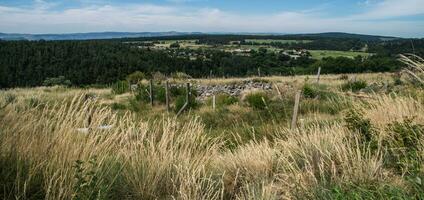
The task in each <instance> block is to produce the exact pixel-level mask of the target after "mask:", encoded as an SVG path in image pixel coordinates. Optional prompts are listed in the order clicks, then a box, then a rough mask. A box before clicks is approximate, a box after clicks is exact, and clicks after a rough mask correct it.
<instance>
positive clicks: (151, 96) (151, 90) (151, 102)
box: [149, 79, 154, 107]
mask: <svg viewBox="0 0 424 200" xmlns="http://www.w3.org/2000/svg"><path fill="white" fill-rule="evenodd" d="M149 89H150V91H149V92H150V104H151V105H152V107H153V100H154V99H153V80H152V79H150V87H149Z"/></svg>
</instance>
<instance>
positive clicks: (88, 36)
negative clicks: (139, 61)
mask: <svg viewBox="0 0 424 200" xmlns="http://www.w3.org/2000/svg"><path fill="white" fill-rule="evenodd" d="M191 34H196V33H192V32H175V31H170V32H93V33H67V34H20V33H0V39H2V40H94V39H114V38H138V37H161V36H178V35H191Z"/></svg>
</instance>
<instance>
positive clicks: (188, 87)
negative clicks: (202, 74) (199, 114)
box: [177, 83, 191, 117]
mask: <svg viewBox="0 0 424 200" xmlns="http://www.w3.org/2000/svg"><path fill="white" fill-rule="evenodd" d="M190 95H191V91H190V83H187V85H186V102H185V104H184V105H183V107H182V108H181V109H180V110H179V111H178V113H177V117H178V116H179V115H180V114H181V113H182V112H183V111H184V110H185V109H186V107H187V106H188V104H189V103H190Z"/></svg>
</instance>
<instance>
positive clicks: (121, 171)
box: [0, 94, 424, 199]
mask: <svg viewBox="0 0 424 200" xmlns="http://www.w3.org/2000/svg"><path fill="white" fill-rule="evenodd" d="M18 98H20V97H18ZM1 101H4V100H1ZM27 104H28V103H27V102H26V101H16V102H15V103H10V104H6V102H1V105H6V107H4V108H3V109H2V110H1V111H0V112H1V113H2V114H1V115H0V150H1V151H0V159H1V161H2V163H8V164H13V168H14V169H16V173H15V174H12V175H11V176H12V178H10V179H8V180H9V182H7V181H3V183H2V184H3V185H2V186H3V187H4V189H3V191H4V192H3V193H2V194H3V196H2V197H0V198H3V199H28V198H31V197H32V198H34V197H33V196H34V195H33V193H34V191H37V192H38V193H40V194H39V196H37V197H41V198H43V199H77V198H81V197H83V198H84V197H86V198H89V197H90V198H91V197H93V198H94V199H122V198H123V199H314V198H318V197H317V196H316V195H317V191H318V190H324V189H325V188H328V187H330V186H332V185H344V184H352V185H373V186H376V187H377V188H378V187H379V186H382V185H391V186H394V187H398V188H401V189H402V190H405V191H408V187H407V186H406V181H405V179H403V177H402V176H401V175H398V174H396V173H394V172H393V171H392V170H391V169H387V168H385V167H384V163H385V157H384V153H385V149H383V148H377V149H376V150H375V149H372V147H370V146H369V145H364V144H362V143H361V142H360V140H359V138H358V136H357V133H356V132H355V131H352V130H349V129H347V128H346V127H345V126H344V123H343V122H341V121H338V122H335V123H331V124H325V125H318V123H316V124H315V125H314V123H311V124H312V125H309V126H302V127H301V128H299V129H297V130H290V129H285V128H281V127H280V128H279V129H278V130H276V133H270V134H274V135H275V139H274V140H272V141H270V140H267V139H261V140H252V141H251V142H249V143H247V144H243V145H241V146H239V147H238V148H236V149H233V150H231V149H228V148H226V147H225V145H224V141H225V138H220V137H218V138H213V137H210V136H208V135H207V134H206V132H205V130H204V125H203V124H202V122H201V121H199V119H197V118H196V117H193V118H192V119H191V120H189V121H188V122H184V123H182V122H179V121H178V120H176V119H175V118H168V117H165V116H164V117H163V118H162V119H161V120H156V121H140V120H139V119H138V118H137V117H135V116H134V115H133V114H131V113H125V114H124V115H122V116H118V115H116V113H115V112H113V111H112V110H110V109H109V108H107V107H102V106H99V104H98V102H97V101H95V100H87V99H86V98H84V95H77V94H76V95H75V96H74V97H73V98H72V99H71V100H67V99H64V100H62V101H59V102H56V103H53V104H37V105H33V106H28V105H27ZM352 105H353V107H356V108H358V109H362V110H364V113H365V114H364V116H365V117H366V118H368V119H370V121H371V122H372V123H373V124H375V125H376V126H378V127H381V129H380V131H381V134H378V135H377V137H385V134H384V131H385V129H384V127H385V126H386V125H387V123H392V122H395V121H399V122H400V121H402V120H403V119H405V117H409V116H415V118H414V120H415V122H417V123H421V124H423V123H424V121H423V120H424V117H423V113H424V112H423V111H424V107H423V105H422V104H421V103H420V101H417V100H415V99H413V98H408V97H401V96H398V97H392V96H378V97H377V98H375V99H372V100H369V101H367V102H366V103H359V102H356V103H355V102H352ZM89 118H90V119H91V120H89ZM103 125H110V126H109V128H107V129H102V128H99V127H101V126H103ZM79 128H88V129H84V130H88V131H79ZM234 134H237V133H234ZM421 143H424V142H423V139H421ZM423 152H424V151H423V150H422V149H421V150H420V154H421V155H424V153H423ZM78 163H80V165H82V170H81V171H78V167H76V165H77V164H78ZM81 163H82V164H81ZM2 167H4V166H2ZM81 174H82V175H85V176H81ZM81 177H82V178H81ZM80 179H84V180H83V181H82V182H83V183H84V184H81V180H80ZM0 182H1V181H0ZM78 184H81V185H78ZM382 187H383V186H382ZM87 193H88V194H87Z"/></svg>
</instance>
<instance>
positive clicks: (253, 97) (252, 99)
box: [245, 92, 269, 110]
mask: <svg viewBox="0 0 424 200" xmlns="http://www.w3.org/2000/svg"><path fill="white" fill-rule="evenodd" d="M245 100H246V102H247V104H248V105H249V106H250V107H252V108H253V109H257V110H265V109H266V108H267V105H266V102H268V101H269V98H268V95H267V94H266V93H265V92H254V93H250V94H248V95H246V98H245Z"/></svg>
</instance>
